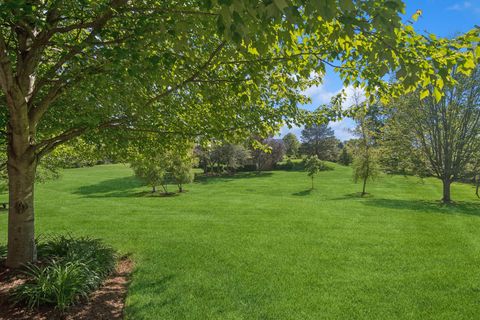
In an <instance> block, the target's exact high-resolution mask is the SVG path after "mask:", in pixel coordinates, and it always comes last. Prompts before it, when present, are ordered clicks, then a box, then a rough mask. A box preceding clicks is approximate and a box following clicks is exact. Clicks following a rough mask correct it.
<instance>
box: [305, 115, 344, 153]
mask: <svg viewBox="0 0 480 320" xmlns="http://www.w3.org/2000/svg"><path fill="white" fill-rule="evenodd" d="M302 142H303V145H302V151H303V152H304V153H305V154H307V155H316V156H317V157H318V158H319V159H320V160H328V161H336V160H337V158H338V144H339V142H340V141H339V140H338V139H336V138H335V133H334V131H333V130H332V128H330V127H329V126H328V125H327V124H320V125H312V126H310V127H305V129H303V130H302Z"/></svg>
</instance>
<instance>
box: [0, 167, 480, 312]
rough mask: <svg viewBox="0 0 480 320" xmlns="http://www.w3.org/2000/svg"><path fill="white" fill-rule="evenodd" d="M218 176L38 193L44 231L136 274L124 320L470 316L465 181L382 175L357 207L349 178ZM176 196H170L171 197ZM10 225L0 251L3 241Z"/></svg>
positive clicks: (104, 174) (474, 279) (476, 256)
mask: <svg viewBox="0 0 480 320" xmlns="http://www.w3.org/2000/svg"><path fill="white" fill-rule="evenodd" d="M309 185H310V181H309V179H308V178H307V176H306V174H305V173H303V172H287V171H275V172H266V173H263V174H260V175H257V174H252V173H247V174H240V175H238V176H237V177H235V178H228V177H226V178H210V179H207V180H200V181H199V182H196V183H195V184H193V185H190V186H188V190H189V192H187V193H185V194H182V195H181V196H175V197H148V196H145V194H144V193H142V192H143V191H147V190H148V188H146V187H141V185H140V184H139V182H138V181H137V180H136V179H135V178H133V177H132V172H131V170H130V169H129V168H128V167H126V166H124V165H104V166H96V167H93V168H80V169H71V170H65V171H64V173H63V175H62V177H61V179H60V180H58V181H54V182H48V183H46V184H39V185H37V189H36V190H37V193H36V204H37V208H36V210H37V211H36V212H37V218H36V225H37V230H38V232H37V233H39V234H48V233H52V232H55V233H59V232H69V233H72V234H75V235H91V236H95V237H100V238H103V239H105V241H106V242H107V243H109V244H111V245H113V246H114V247H116V248H118V249H119V250H120V251H121V252H122V253H131V254H132V257H133V259H134V261H135V263H136V269H135V272H134V274H133V280H132V283H131V286H130V289H129V294H128V297H127V307H126V318H127V319H202V320H203V319H473V318H477V317H478V314H480V201H479V200H477V199H476V197H475V195H474V190H473V187H472V186H468V185H461V184H456V185H454V186H453V190H452V191H453V193H452V195H453V197H454V199H455V200H457V201H458V203H457V204H456V205H454V206H450V207H443V206H441V205H439V203H438V202H437V201H436V200H437V199H439V198H440V197H441V186H440V184H439V183H438V182H437V181H435V180H433V179H427V180H425V181H423V182H422V181H420V180H419V179H417V178H412V177H409V178H406V177H402V176H394V177H390V176H383V177H381V178H380V179H379V180H377V181H376V182H375V183H373V184H371V185H370V186H369V188H368V189H369V190H368V191H369V192H370V193H371V195H370V196H369V197H366V198H359V197H358V196H357V195H356V192H357V191H359V190H360V185H355V184H353V183H352V182H351V171H350V169H349V168H345V167H341V166H335V170H334V171H328V172H322V173H321V174H320V175H319V177H318V178H317V179H316V189H315V190H314V191H312V192H311V191H309V190H308V187H309ZM172 188H173V186H172ZM6 218H7V217H6V215H5V214H0V232H1V236H0V242H2V243H4V242H5V239H6V231H5V230H6V222H7V219H6Z"/></svg>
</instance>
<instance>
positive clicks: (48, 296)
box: [13, 236, 116, 311]
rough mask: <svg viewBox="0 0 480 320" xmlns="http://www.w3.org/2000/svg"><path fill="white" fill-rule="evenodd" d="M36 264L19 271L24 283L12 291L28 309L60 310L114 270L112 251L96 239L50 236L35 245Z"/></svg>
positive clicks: (83, 295)
mask: <svg viewBox="0 0 480 320" xmlns="http://www.w3.org/2000/svg"><path fill="white" fill-rule="evenodd" d="M38 256H39V261H40V263H39V264H36V265H35V264H31V265H28V266H27V267H26V268H25V270H24V271H23V273H24V275H25V276H26V278H27V279H28V280H27V282H25V283H24V284H22V285H20V286H18V287H17V288H16V289H15V290H14V291H13V300H14V301H15V302H16V303H25V304H26V305H27V306H28V307H29V308H37V307H39V306H41V305H51V306H54V307H55V308H56V309H57V310H59V311H64V310H65V309H66V308H68V307H69V306H70V305H72V304H74V303H75V302H76V301H78V300H79V299H82V298H86V297H88V294H89V293H91V292H92V291H94V290H95V289H96V288H98V287H99V286H100V285H101V284H102V282H103V281H104V280H105V279H106V278H107V277H108V276H109V275H110V274H111V273H112V271H113V270H114V268H115V259H116V258H115V251H114V250H113V249H112V248H111V247H109V246H107V245H105V244H104V243H103V242H102V241H100V240H98V239H92V238H87V237H82V238H73V237H71V236H56V237H51V238H49V239H48V240H47V241H40V242H39V244H38Z"/></svg>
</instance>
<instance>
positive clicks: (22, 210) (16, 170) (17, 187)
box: [6, 145, 37, 268]
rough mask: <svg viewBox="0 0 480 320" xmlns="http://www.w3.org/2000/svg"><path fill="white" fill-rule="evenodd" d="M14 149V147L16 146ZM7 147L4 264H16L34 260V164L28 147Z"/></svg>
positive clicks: (32, 154)
mask: <svg viewBox="0 0 480 320" xmlns="http://www.w3.org/2000/svg"><path fill="white" fill-rule="evenodd" d="M17 149H18V148H17ZM14 150H15V149H14V148H13V147H12V146H11V145H10V146H9V149H8V167H7V168H8V186H9V190H8V192H9V208H8V255H7V262H6V265H7V266H8V267H10V268H18V267H20V266H22V265H24V264H26V263H31V262H35V261H36V259H37V250H36V246H35V232H34V219H35V214H34V202H33V201H34V183H35V171H36V166H37V160H36V155H35V154H34V152H33V149H32V148H27V149H26V151H25V152H24V153H23V154H20V155H17V154H16V153H15V152H14Z"/></svg>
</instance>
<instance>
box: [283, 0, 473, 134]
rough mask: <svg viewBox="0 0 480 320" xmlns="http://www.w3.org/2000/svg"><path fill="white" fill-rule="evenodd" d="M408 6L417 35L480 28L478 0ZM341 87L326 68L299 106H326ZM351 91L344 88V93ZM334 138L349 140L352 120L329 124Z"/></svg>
mask: <svg viewBox="0 0 480 320" xmlns="http://www.w3.org/2000/svg"><path fill="white" fill-rule="evenodd" d="M404 1H405V3H406V6H407V12H406V15H405V17H406V18H409V17H411V16H412V14H413V13H415V12H416V11H417V10H418V9H420V10H422V12H423V14H422V16H421V17H420V19H419V20H418V21H417V22H415V24H414V25H413V26H414V28H415V30H417V32H420V33H422V32H425V31H427V32H430V33H434V34H436V35H437V36H440V37H452V36H455V35H456V34H458V33H462V32H465V31H468V30H470V29H472V28H473V27H474V26H475V24H477V25H480V0H470V1H458V0H457V1H456V0H416V1H415V0H404ZM342 87H343V85H342V82H341V80H340V78H339V77H338V75H337V74H336V73H335V72H334V71H333V70H332V68H327V74H326V76H325V79H324V81H323V83H322V85H321V86H318V87H312V88H309V89H308V90H307V92H306V93H307V95H309V96H310V97H311V99H312V103H310V104H308V105H304V106H302V107H303V108H305V109H308V110H314V109H315V108H316V107H318V106H319V105H320V104H323V103H327V102H329V101H330V98H331V97H332V96H334V95H335V94H337V93H338V92H340V90H341V89H342ZM351 91H352V90H348V89H347V93H348V92H351ZM330 126H331V127H332V128H333V129H334V131H335V135H336V136H337V138H338V139H340V140H347V139H350V138H351V137H352V135H351V133H350V132H349V130H350V129H351V128H352V127H353V126H354V123H353V121H352V120H351V119H344V120H342V121H339V122H333V123H330ZM301 130H302V128H292V129H288V128H286V127H284V128H282V131H281V134H280V135H281V136H283V135H285V134H286V133H287V132H290V131H291V132H294V133H295V134H297V136H299V137H300V132H301Z"/></svg>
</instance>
